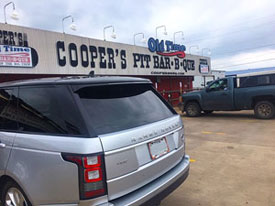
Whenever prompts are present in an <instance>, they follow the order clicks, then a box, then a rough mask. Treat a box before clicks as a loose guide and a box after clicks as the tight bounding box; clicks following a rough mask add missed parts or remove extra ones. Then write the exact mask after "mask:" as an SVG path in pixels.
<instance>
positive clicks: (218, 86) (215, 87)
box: [209, 79, 228, 91]
mask: <svg viewBox="0 0 275 206" xmlns="http://www.w3.org/2000/svg"><path fill="white" fill-rule="evenodd" d="M226 88H228V84H227V79H220V80H217V81H215V82H213V83H212V84H211V85H210V86H209V89H210V91H222V90H225V89H226Z"/></svg>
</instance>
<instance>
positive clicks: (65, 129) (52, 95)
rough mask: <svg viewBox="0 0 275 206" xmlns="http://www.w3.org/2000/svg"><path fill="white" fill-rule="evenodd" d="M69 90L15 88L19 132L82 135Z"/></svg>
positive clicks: (84, 131)
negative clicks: (17, 99)
mask: <svg viewBox="0 0 275 206" xmlns="http://www.w3.org/2000/svg"><path fill="white" fill-rule="evenodd" d="M76 108H77V107H76V105H74V101H73V99H72V96H71V94H70V93H69V90H68V88H67V87H65V86H59V87H51V86H47V87H21V88H19V102H18V124H19V130H21V131H25V132H32V133H40V134H56V135H68V134H69V135H81V136H83V135H86V134H87V132H86V128H85V126H84V125H85V124H84V123H83V120H82V118H81V116H80V113H79V112H78V111H77V110H76Z"/></svg>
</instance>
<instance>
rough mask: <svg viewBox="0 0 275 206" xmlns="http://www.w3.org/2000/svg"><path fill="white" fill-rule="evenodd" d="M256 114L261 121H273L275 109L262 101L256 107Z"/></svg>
mask: <svg viewBox="0 0 275 206" xmlns="http://www.w3.org/2000/svg"><path fill="white" fill-rule="evenodd" d="M254 112H255V115H256V117H257V118H259V119H271V118H272V117H274V114H275V107H274V104H272V103H271V102H269V101H261V102H258V103H257V104H256V105H255V107H254Z"/></svg>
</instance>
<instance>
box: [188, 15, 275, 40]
mask: <svg viewBox="0 0 275 206" xmlns="http://www.w3.org/2000/svg"><path fill="white" fill-rule="evenodd" d="M266 18H275V15H270V16H264V17H259V18H254V19H250V20H248V21H243V22H241V23H238V24H233V25H231V27H238V26H240V25H244V24H247V23H249V22H255V21H257V20H260V19H266ZM235 21H239V20H238V19H236V20H235ZM225 28H228V26H224V27H220V28H217V29H213V30H208V32H214V31H219V30H223V29H225ZM196 33H197V32H196ZM196 33H193V34H191V35H190V36H192V35H194V34H196Z"/></svg>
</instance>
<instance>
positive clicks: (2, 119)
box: [0, 89, 17, 131]
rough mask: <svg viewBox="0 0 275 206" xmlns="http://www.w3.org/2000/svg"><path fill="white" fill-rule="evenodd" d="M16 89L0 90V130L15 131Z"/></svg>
mask: <svg viewBox="0 0 275 206" xmlns="http://www.w3.org/2000/svg"><path fill="white" fill-rule="evenodd" d="M16 91H17V90H16V89H0V130H4V131H15V130H17V122H16Z"/></svg>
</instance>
